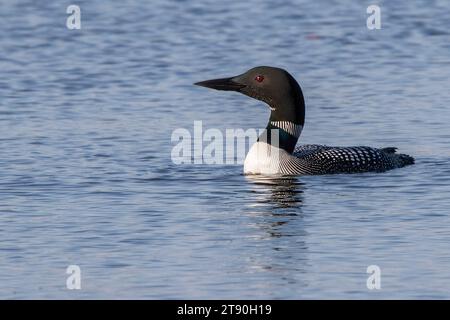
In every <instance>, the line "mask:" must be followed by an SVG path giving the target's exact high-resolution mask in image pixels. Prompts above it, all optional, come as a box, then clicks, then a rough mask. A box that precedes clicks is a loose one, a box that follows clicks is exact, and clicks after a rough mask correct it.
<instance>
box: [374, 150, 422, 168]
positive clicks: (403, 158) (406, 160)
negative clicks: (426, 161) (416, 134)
mask: <svg viewBox="0 0 450 320" xmlns="http://www.w3.org/2000/svg"><path fill="white" fill-rule="evenodd" d="M380 151H381V152H383V153H385V154H386V155H388V156H389V157H391V158H392V160H394V161H395V162H396V163H397V166H398V167H399V168H401V167H404V166H409V165H411V164H414V162H415V160H414V158H413V157H411V156H410V155H407V154H403V153H396V152H397V148H395V147H387V148H382V149H380Z"/></svg>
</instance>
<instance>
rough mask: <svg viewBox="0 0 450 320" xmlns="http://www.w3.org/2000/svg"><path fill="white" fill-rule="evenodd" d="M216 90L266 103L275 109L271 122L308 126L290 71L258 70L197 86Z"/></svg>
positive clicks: (301, 98)
mask: <svg viewBox="0 0 450 320" xmlns="http://www.w3.org/2000/svg"><path fill="white" fill-rule="evenodd" d="M195 84H196V85H198V86H202V87H207V88H212V89H216V90H227V91H237V92H240V93H243V94H245V95H247V96H249V97H252V98H255V99H258V100H261V101H264V102H266V103H267V104H268V105H269V107H270V109H271V110H272V112H271V114H270V120H271V121H291V122H294V123H296V124H301V125H303V124H304V118H305V102H304V99H303V93H302V90H301V89H300V86H299V85H298V83H297V81H295V79H294V78H293V77H292V76H291V75H290V74H289V73H288V72H287V71H286V70H283V69H280V68H274V67H256V68H253V69H250V70H248V71H247V72H245V73H243V74H241V75H238V76H235V77H231V78H222V79H214V80H207V81H202V82H197V83H195Z"/></svg>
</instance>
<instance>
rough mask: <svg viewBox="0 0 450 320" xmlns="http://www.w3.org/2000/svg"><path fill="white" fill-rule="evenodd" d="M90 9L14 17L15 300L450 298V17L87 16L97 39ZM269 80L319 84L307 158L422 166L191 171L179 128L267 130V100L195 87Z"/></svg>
mask: <svg viewBox="0 0 450 320" xmlns="http://www.w3.org/2000/svg"><path fill="white" fill-rule="evenodd" d="M74 2H75V1H74ZM70 4H72V2H71V1H53V2H51V1H49V2H42V1H31V0H30V1H23V0H22V1H12V0H4V1H2V5H1V8H0V20H1V21H2V30H1V31H0V48H1V50H0V70H1V74H2V77H1V78H0V148H1V152H0V298H7V299H23V298H50V299H54V298H62V299H74V298H84V299H91V298H127V299H128V298H130V299H131V298H135V299H156V298H161V299H171V298H190V299H197V298H199V299H203V298H205V299H210V298H254V299H260V298H268V299H271V298H276V299H304V298H306V299H309V298H338V299H344V298H350V299H359V298H368V299H381V298H445V299H449V298H450V245H449V244H450V199H449V197H450V149H449V141H450V128H449V121H450V90H449V76H450V4H449V2H448V1H446V0H441V1H429V0H427V1H425V0H423V1H395V3H394V2H392V1H390V2H388V1H337V0H336V1H320V2H318V1H285V2H283V4H278V5H277V4H275V3H274V2H269V1H268V2H263V1H256V0H252V1H245V2H238V1H227V2H223V3H219V2H217V1H212V0H208V1H195V2H194V1H159V0H152V1H146V2H144V1H132V0H127V1H120V2H119V1H114V2H113V1H99V0H97V1H76V3H74V4H77V5H79V6H80V7H81V29H80V30H68V29H67V28H66V18H67V17H68V14H66V8H67V6H68V5H70ZM370 4H378V5H380V7H381V23H382V29H381V30H368V28H367V26H366V19H367V17H368V16H369V15H368V14H367V13H366V8H367V6H368V5H370ZM258 65H272V66H278V67H282V68H285V69H287V70H289V71H290V73H291V74H293V75H294V76H295V77H296V79H297V80H298V82H299V83H300V85H301V86H302V88H303V92H304V95H305V99H306V106H307V110H306V113H307V116H306V126H305V128H304V131H303V134H302V136H301V140H300V142H299V143H317V144H328V145H341V146H345V145H369V146H374V147H387V146H396V147H398V148H399V150H400V151H401V152H403V153H407V154H411V155H413V156H415V158H416V164H415V165H414V166H410V167H406V168H402V169H397V170H393V171H390V172H386V173H382V174H357V175H335V176H308V177H297V178H279V179H268V178H251V177H246V176H244V175H243V174H242V166H241V165H232V164H227V165H194V164H184V165H176V164H174V163H173V162H172V161H171V150H172V148H173V147H174V145H175V144H174V143H173V142H171V134H172V132H173V131H174V130H175V129H177V128H186V129H188V130H189V131H192V129H193V125H194V121H202V122H203V126H204V128H205V129H207V128H218V129H220V130H225V129H226V128H244V129H247V128H262V127H264V126H265V124H266V122H267V119H268V116H269V110H268V108H267V107H266V106H265V105H263V104H262V103H260V102H258V101H256V100H252V99H249V98H247V97H244V96H242V95H239V94H237V93H229V92H217V91H211V90H206V89H204V88H200V87H196V86H193V85H192V83H193V82H196V81H201V80H206V79H210V78H216V77H225V76H232V75H236V74H239V73H242V72H244V71H245V70H247V69H249V68H251V67H254V66H258ZM69 265H78V266H79V267H80V268H81V290H68V289H67V288H66V279H67V277H68V276H69V275H68V274H66V268H67V267H68V266H69ZM370 265H377V266H378V267H379V268H380V270H381V289H380V290H376V289H375V290H369V289H368V288H367V286H366V281H367V278H368V276H369V274H368V273H366V269H367V267H368V266H370Z"/></svg>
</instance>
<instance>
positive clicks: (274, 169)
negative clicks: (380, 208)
mask: <svg viewBox="0 0 450 320" xmlns="http://www.w3.org/2000/svg"><path fill="white" fill-rule="evenodd" d="M195 84H196V85H199V86H203V87H207V88H212V89H217V90H226V91H237V92H240V93H243V94H245V95H247V96H249V97H252V98H255V99H258V100H261V101H263V102H265V103H267V104H268V105H269V108H270V110H271V113H270V119H269V123H268V124H267V127H266V129H265V130H264V132H263V133H262V134H261V135H260V137H259V138H258V140H257V142H256V143H254V144H253V145H252V147H251V148H250V150H249V152H248V154H247V156H246V158H245V161H244V174H269V175H270V174H282V175H317V174H335V173H358V172H383V171H386V170H390V169H394V168H401V167H404V166H406V165H410V164H413V163H414V158H413V157H411V156H409V155H406V154H397V153H396V150H397V148H393V147H389V148H381V149H379V148H371V147H363V146H361V147H329V146H324V145H301V146H297V147H296V144H297V140H298V138H299V137H300V134H301V131H302V129H303V125H304V123H305V101H304V98H303V93H302V90H301V88H300V86H299V84H298V83H297V81H296V80H295V79H294V78H293V77H292V76H291V75H290V74H289V73H288V72H287V71H286V70H283V69H280V68H274V67H266V66H262V67H256V68H253V69H250V70H248V71H247V72H245V73H243V74H241V75H238V76H235V77H231V78H222V79H214V80H207V81H202V82H197V83H195ZM274 129H278V131H276V132H275V131H274ZM272 137H277V138H276V139H275V138H272ZM274 140H276V141H274Z"/></svg>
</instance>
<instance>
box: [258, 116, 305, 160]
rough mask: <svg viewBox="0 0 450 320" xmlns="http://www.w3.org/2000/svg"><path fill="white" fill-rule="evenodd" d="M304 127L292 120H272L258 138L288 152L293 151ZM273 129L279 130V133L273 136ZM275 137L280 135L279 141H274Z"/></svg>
mask: <svg viewBox="0 0 450 320" xmlns="http://www.w3.org/2000/svg"><path fill="white" fill-rule="evenodd" d="M302 129H303V126H302V125H300V124H296V123H294V122H291V121H270V122H269V123H268V125H267V127H266V130H264V133H263V134H262V135H261V136H260V137H259V138H258V141H260V142H265V143H268V144H270V145H273V146H275V147H278V148H281V149H284V150H285V151H286V152H288V153H292V152H293V151H294V149H295V146H296V144H297V140H298V138H299V137H300V134H301V132H302ZM272 130H278V134H276V135H274V136H273V135H272ZM275 137H278V141H272V139H273V138H275Z"/></svg>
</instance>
